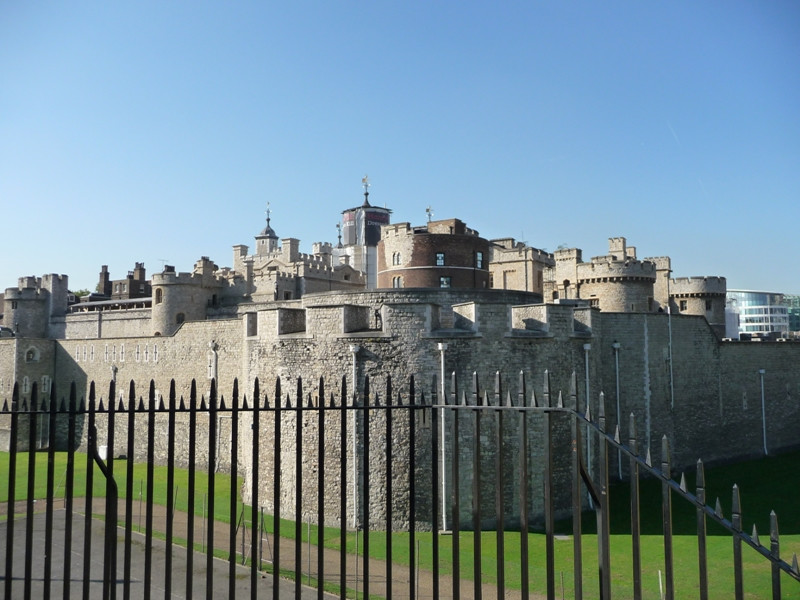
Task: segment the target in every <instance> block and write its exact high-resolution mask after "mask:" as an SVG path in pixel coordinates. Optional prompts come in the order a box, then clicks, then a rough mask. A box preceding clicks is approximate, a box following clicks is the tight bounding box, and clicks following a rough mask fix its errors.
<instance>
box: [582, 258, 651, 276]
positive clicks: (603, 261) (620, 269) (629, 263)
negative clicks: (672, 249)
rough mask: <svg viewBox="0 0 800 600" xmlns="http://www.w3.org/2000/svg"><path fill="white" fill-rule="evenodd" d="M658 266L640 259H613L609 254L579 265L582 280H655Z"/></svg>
mask: <svg viewBox="0 0 800 600" xmlns="http://www.w3.org/2000/svg"><path fill="white" fill-rule="evenodd" d="M655 274H656V267H655V265H654V264H653V263H651V262H647V261H639V260H635V259H632V260H626V261H620V260H612V259H611V257H609V256H596V257H594V258H592V262H590V263H581V264H579V265H578V278H579V280H580V281H591V280H597V279H606V278H607V279H614V280H619V279H649V280H653V281H655Z"/></svg>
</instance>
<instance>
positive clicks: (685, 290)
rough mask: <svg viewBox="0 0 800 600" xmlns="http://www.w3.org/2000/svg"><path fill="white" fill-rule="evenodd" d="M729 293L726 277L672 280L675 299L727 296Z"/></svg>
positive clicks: (671, 289) (671, 284)
mask: <svg viewBox="0 0 800 600" xmlns="http://www.w3.org/2000/svg"><path fill="white" fill-rule="evenodd" d="M727 291H728V284H727V280H726V279H725V278H724V277H675V278H673V279H671V280H670V293H671V295H672V296H673V297H682V296H686V297H689V296H723V297H724V296H725V294H726V293H727Z"/></svg>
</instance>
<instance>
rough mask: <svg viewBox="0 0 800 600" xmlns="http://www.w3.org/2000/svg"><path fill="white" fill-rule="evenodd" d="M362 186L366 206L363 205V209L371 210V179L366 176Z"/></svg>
mask: <svg viewBox="0 0 800 600" xmlns="http://www.w3.org/2000/svg"><path fill="white" fill-rule="evenodd" d="M361 185H363V186H364V204H362V205H361V208H369V207H370V204H369V177H368V176H367V175H364V177H363V179H362V180H361Z"/></svg>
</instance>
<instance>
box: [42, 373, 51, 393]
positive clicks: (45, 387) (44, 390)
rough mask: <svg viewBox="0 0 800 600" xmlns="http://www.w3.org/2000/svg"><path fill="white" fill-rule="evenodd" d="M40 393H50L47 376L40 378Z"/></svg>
mask: <svg viewBox="0 0 800 600" xmlns="http://www.w3.org/2000/svg"><path fill="white" fill-rule="evenodd" d="M42 393H44V394H49V393H50V377H48V376H47V375H43V376H42Z"/></svg>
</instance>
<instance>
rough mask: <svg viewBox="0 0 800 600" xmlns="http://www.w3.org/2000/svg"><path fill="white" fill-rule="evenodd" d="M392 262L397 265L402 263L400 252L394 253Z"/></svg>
mask: <svg viewBox="0 0 800 600" xmlns="http://www.w3.org/2000/svg"><path fill="white" fill-rule="evenodd" d="M392 264H393V265H395V266H397V265H399V264H400V253H399V252H394V253H392Z"/></svg>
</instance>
